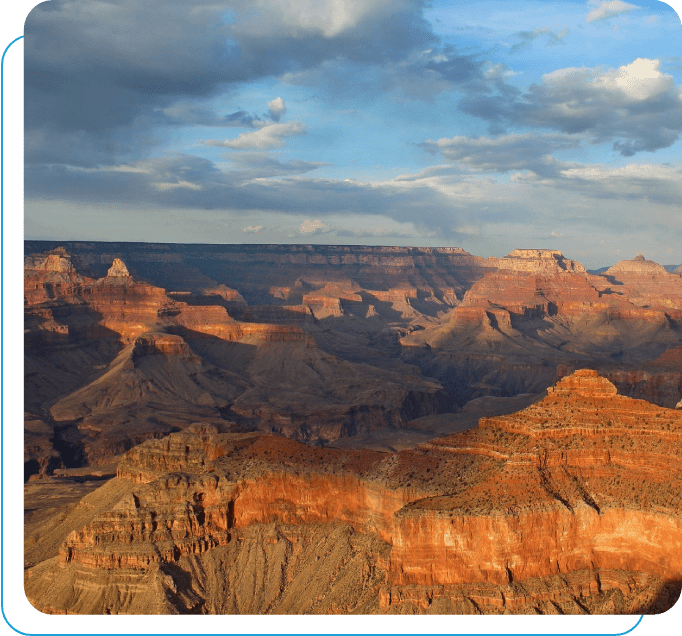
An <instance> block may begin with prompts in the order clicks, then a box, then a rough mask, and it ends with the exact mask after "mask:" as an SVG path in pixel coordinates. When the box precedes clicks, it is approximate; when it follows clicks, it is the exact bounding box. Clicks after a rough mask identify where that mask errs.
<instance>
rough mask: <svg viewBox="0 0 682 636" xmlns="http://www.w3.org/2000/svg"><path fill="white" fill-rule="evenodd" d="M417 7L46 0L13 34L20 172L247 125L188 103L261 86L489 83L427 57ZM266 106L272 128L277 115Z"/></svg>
mask: <svg viewBox="0 0 682 636" xmlns="http://www.w3.org/2000/svg"><path fill="white" fill-rule="evenodd" d="M424 3H425V0H402V1H401V0H397V1H396V0H375V1H373V2H371V3H368V2H365V1H364V0H346V2H344V3H343V5H342V6H341V5H338V3H336V2H332V0H328V1H327V2H325V1H324V0H320V1H317V2H315V1H313V0H298V1H297V2H288V1H285V0H251V1H247V0H222V1H219V2H217V3H216V2H211V1H210V0H203V1H202V0H189V1H188V0H106V1H105V0H87V1H86V0H71V1H69V0H51V1H50V2H45V3H43V4H41V5H38V6H37V7H36V8H35V9H34V10H33V11H32V12H31V13H30V15H29V17H28V18H27V21H26V27H25V89H26V93H25V98H26V100H25V103H26V106H25V127H26V141H27V153H26V162H27V163H32V162H37V163H40V162H43V161H46V160H49V162H50V163H65V164H67V165H79V166H93V167H94V166H97V165H100V164H102V163H113V162H114V161H115V160H116V159H118V160H123V161H130V160H135V159H139V158H141V157H143V156H144V155H145V152H147V151H148V149H149V148H150V147H151V146H153V145H155V144H156V143H157V142H158V140H154V139H150V138H149V134H148V132H147V131H148V130H151V129H155V130H160V129H161V128H163V127H164V126H172V125H192V124H194V125H201V126H215V127H233V126H241V127H249V128H253V127H255V126H256V125H257V124H258V123H259V122H261V121H262V116H259V115H255V114H249V113H246V112H244V111H236V112H233V113H227V114H223V113H217V112H215V111H214V110H212V109H211V108H207V107H205V106H203V105H202V104H201V100H203V99H204V98H206V97H209V96H215V95H218V94H225V95H229V93H230V91H231V90H233V88H235V87H241V86H243V84H244V83H247V82H250V81H256V80H258V79H262V78H265V77H281V76H282V75H286V76H287V77H288V78H289V81H292V82H297V83H302V84H306V83H311V84H313V85H315V86H317V87H318V88H319V87H323V86H324V85H325V84H326V85H327V87H328V88H329V91H330V92H334V91H335V92H343V91H344V89H348V90H349V91H353V90H355V91H358V90H359V91H362V92H363V93H364V94H365V95H367V97H368V98H369V97H370V96H371V95H372V94H374V95H377V96H378V95H381V94H382V92H383V91H385V90H391V89H392V88H396V89H398V90H400V91H402V93H403V94H404V95H405V96H407V97H408V98H410V99H413V98H417V99H429V96H430V95H433V94H435V93H438V92H441V91H443V90H445V89H448V88H452V87H453V86H460V87H461V86H463V85H465V84H476V83H478V84H481V85H485V84H486V83H487V82H488V81H492V80H490V79H489V78H486V77H485V76H484V64H483V62H481V61H479V60H477V59H475V57H473V56H471V55H462V54H459V53H457V51H455V50H454V49H453V48H451V47H440V45H439V39H438V37H437V36H435V35H434V34H433V32H432V29H431V26H430V24H429V23H428V22H427V21H426V20H425V19H424V18H423V16H422V9H423V5H424ZM439 47H440V48H439ZM498 88H499V87H498ZM275 102H276V100H275ZM275 102H273V103H275ZM270 110H271V111H272V112H269V113H268V114H266V115H264V116H265V117H269V118H270V119H272V120H273V121H278V117H280V116H281V114H282V113H283V112H284V110H283V109H282V108H280V107H279V104H277V105H276V107H275V108H274V110H273V109H270ZM273 113H274V116H273ZM28 194H29V195H30V193H28Z"/></svg>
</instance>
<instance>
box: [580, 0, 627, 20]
mask: <svg viewBox="0 0 682 636" xmlns="http://www.w3.org/2000/svg"><path fill="white" fill-rule="evenodd" d="M587 4H589V5H590V6H592V7H594V9H592V11H590V12H589V13H588V14H587V15H586V16H585V22H587V23H588V24H591V23H592V22H598V21H599V20H608V19H609V18H615V17H616V16H619V15H622V14H624V13H628V12H629V11H633V10H634V9H639V7H638V6H636V5H634V4H628V3H627V2H622V0H601V1H600V0H590V2H588V3H587Z"/></svg>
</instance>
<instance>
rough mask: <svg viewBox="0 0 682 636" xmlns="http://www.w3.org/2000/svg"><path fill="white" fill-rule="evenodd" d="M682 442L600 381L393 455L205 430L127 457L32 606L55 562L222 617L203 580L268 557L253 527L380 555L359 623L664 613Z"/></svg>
mask: <svg viewBox="0 0 682 636" xmlns="http://www.w3.org/2000/svg"><path fill="white" fill-rule="evenodd" d="M680 441H682V413H681V412H680V411H675V410H671V409H665V408H661V407H658V406H655V405H651V404H648V403H646V402H642V401H639V400H633V399H630V398H626V397H623V396H619V395H617V394H616V389H615V387H614V386H613V385H612V384H611V383H610V382H609V381H608V380H606V379H605V378H602V377H600V376H598V375H597V374H596V372H594V371H591V370H583V371H578V372H576V373H574V374H572V375H571V376H568V377H565V378H563V379H562V380H561V381H560V382H559V383H558V384H557V385H556V387H555V388H554V389H553V390H551V391H550V392H549V394H548V395H547V397H546V398H544V399H543V400H542V401H541V402H538V403H536V404H535V405H533V406H531V407H529V408H527V409H525V410H524V411H521V412H519V413H517V414H515V415H510V416H502V417H495V418H483V419H482V420H481V422H480V424H479V427H478V428H477V429H474V430H472V431H469V432H467V433H463V434H459V435H452V436H449V437H445V438H440V439H438V440H434V441H432V442H430V443H428V444H426V445H423V446H421V447H418V448H417V449H414V450H412V451H403V452H400V453H396V454H390V453H389V454H387V453H377V452H372V451H348V450H335V449H331V448H328V449H314V448H309V447H305V446H301V445H300V444H297V443H296V442H293V441H290V440H284V439H281V438H276V437H273V436H263V435H260V434H255V433H249V434H219V433H218V432H217V431H216V430H215V429H214V428H211V427H208V426H199V425H197V426H193V427H191V428H189V429H187V430H186V431H184V432H183V433H177V434H173V435H171V436H169V437H168V438H166V439H164V440H158V441H150V442H146V443H145V444H143V445H142V446H140V447H137V448H135V449H132V450H131V451H129V452H128V453H127V455H126V456H125V458H124V461H123V462H122V463H121V464H120V466H119V469H118V477H117V480H118V481H119V482H125V481H127V482H128V484H129V486H128V492H129V494H127V495H126V496H125V497H123V498H122V499H121V500H120V501H119V503H118V504H116V506H114V507H113V509H111V510H110V511H108V512H104V513H101V514H98V515H96V516H95V517H94V518H93V519H92V521H91V522H90V523H89V524H88V525H87V526H86V527H85V528H83V529H81V530H78V531H75V532H73V533H72V534H71V535H70V536H69V537H68V538H67V539H66V541H65V543H64V544H63V546H62V547H61V548H60V551H59V561H60V564H61V565H56V564H52V565H49V566H48V565H45V566H41V567H39V568H37V569H35V571H34V572H33V573H31V572H29V578H28V579H27V594H28V596H29V598H30V599H31V601H32V602H33V603H34V604H35V605H36V606H38V607H41V600H40V598H39V597H38V596H36V594H38V593H39V592H40V591H41V590H44V586H45V581H46V580H47V579H49V580H56V579H54V575H53V574H50V573H51V572H55V570H54V568H55V567H61V568H65V570H64V571H65V575H66V576H65V580H71V579H73V578H74V577H75V579H78V578H79V577H82V576H88V577H89V578H90V580H92V581H97V580H101V581H106V580H110V578H111V576H112V575H113V574H114V573H116V572H121V573H126V576H130V577H133V578H135V577H138V578H139V577H148V576H149V575H150V574H149V573H150V572H156V571H158V572H164V573H166V574H168V573H170V572H174V573H175V574H174V575H173V576H174V577H175V578H174V580H175V582H176V593H179V591H178V590H179V588H180V587H182V588H183V589H182V594H183V595H184V596H183V598H185V599H186V598H189V596H192V595H194V597H196V598H195V601H194V602H193V604H191V607H193V608H194V609H195V610H197V611H202V610H201V608H202V607H203V608H206V607H208V606H211V607H214V608H215V607H217V606H216V604H215V598H216V591H215V589H214V587H215V585H216V582H215V580H214V579H213V578H212V579H211V580H210V581H209V580H208V579H206V577H205V572H206V571H207V568H214V567H217V566H216V559H218V562H219V563H220V564H221V565H220V566H219V569H220V568H222V569H223V571H224V572H225V574H224V576H223V580H228V581H232V584H234V585H237V582H236V579H234V578H233V575H232V574H231V572H232V570H231V568H232V567H233V566H232V565H230V564H229V563H228V562H226V561H225V558H224V555H225V554H226V552H225V551H228V552H229V551H230V550H231V549H232V548H231V547H230V546H232V545H234V544H235V543H236V544H240V543H241V544H242V546H243V549H246V547H247V546H250V547H249V548H248V549H249V550H253V549H256V550H257V549H259V548H258V547H257V545H260V544H259V543H258V542H259V541H263V540H265V539H264V537H265V535H263V534H261V535H259V536H260V537H261V538H260V539H258V540H256V539H254V536H255V535H253V530H254V529H256V528H266V527H270V528H275V530H274V532H275V535H274V536H279V537H289V536H290V534H291V531H290V530H286V528H291V527H300V528H317V527H320V528H322V527H329V528H331V527H332V526H333V527H336V528H339V527H347V528H352V532H354V533H358V534H360V535H362V536H366V537H376V540H377V541H379V542H380V543H376V544H374V545H375V547H376V546H379V545H385V546H386V547H385V548H382V549H381V550H379V552H378V553H376V554H373V555H372V554H371V553H368V554H367V559H368V561H367V562H366V563H367V567H368V568H369V570H367V572H366V574H367V576H366V577H365V578H364V579H363V580H364V581H365V582H366V584H367V585H368V586H370V588H371V590H373V591H372V592H371V594H369V592H368V590H367V588H366V587H365V589H364V592H363V603H365V602H367V598H368V596H367V594H369V596H371V597H372V598H374V601H373V604H371V603H370V605H366V604H365V605H362V609H363V611H382V612H392V611H434V610H435V611H437V610H438V608H440V610H441V611H470V612H485V613H497V612H505V611H507V612H526V611H540V612H543V611H552V610H551V608H554V610H555V611H562V612H585V611H600V608H601V609H602V610H605V611H608V607H612V608H613V609H614V610H615V609H618V611H637V612H639V611H648V610H647V608H659V609H660V608H661V607H662V606H665V604H666V603H668V605H669V604H670V603H671V602H673V600H674V597H675V594H676V593H677V594H678V593H679V581H680V579H682V561H681V558H680V554H679V552H680V551H679V545H680V543H681V542H682V518H681V514H680V513H681V511H682V508H681V507H682V500H680V496H679V492H680V485H682V484H681V483H680V482H681V481H682V461H681V460H682V457H681V454H682V450H680V449H681V448H682V445H681V444H680ZM643 484H644V485H645V486H643ZM272 524H274V526H273V525H272ZM280 524H281V528H282V530H281V532H282V533H283V534H280V535H277V532H279V531H278V530H276V529H277V528H278V527H280ZM330 524H331V525H330ZM330 531H331V530H330ZM287 533H289V534H287ZM265 534H266V535H267V532H266V533H265ZM270 536H273V535H270ZM252 541H256V543H252ZM278 541H283V542H284V543H282V547H283V548H286V546H287V545H292V540H291V538H286V539H283V538H279V539H278V538H275V543H277V542H278ZM287 542H288V543H287ZM370 543H371V542H370ZM365 545H368V544H365ZM286 549H289V548H286ZM311 549H312V548H311ZM377 549H378V548H377ZM306 554H308V553H306ZM349 554H350V553H349ZM377 554H379V555H383V556H380V557H377ZM212 555H213V556H212ZM220 555H223V556H220ZM282 558H284V557H282ZM306 558H307V557H306ZM273 559H274V556H273ZM268 567H269V566H268ZM135 572H137V573H138V574H135ZM370 572H373V573H374V574H371V575H369V573H370ZM377 572H378V574H377ZM84 573H89V574H84ZM202 573H203V574H202ZM100 575H102V576H103V578H100V579H98V577H100ZM117 576H118V575H117ZM46 577H47V578H46ZM187 577H189V578H187ZM214 578H215V577H214ZM136 580H137V579H136ZM182 581H184V583H182ZM103 585H104V584H103ZM279 585H280V592H272V589H271V588H269V587H267V586H266V588H267V589H268V590H270V591H269V592H268V593H269V594H270V593H273V594H274V596H273V598H275V597H276V598H281V595H282V594H283V595H286V593H287V589H288V585H289V581H287V580H284V581H283V582H281V583H279ZM228 587H229V586H228ZM224 592H225V594H226V595H227V597H230V596H231V595H232V594H233V593H234V590H233V589H226V590H224ZM315 592H316V591H315V589H312V588H311V589H310V590H309V592H308V593H309V594H312V595H313V596H314V594H315ZM57 596H58V595H57ZM133 596H134V594H133ZM55 598H56V596H55V592H54V589H53V590H52V592H51V596H50V602H49V604H48V605H49V609H51V610H54V611H72V610H73V608H74V607H78V603H79V600H78V595H76V597H73V596H69V600H68V601H66V602H65V601H63V600H62V601H60V602H61V605H55V604H54V603H55ZM173 598H175V601H173ZM666 599H667V600H666ZM165 602H166V606H165V607H166V608H167V609H166V610H165V611H171V609H170V608H171V607H175V611H189V610H188V607H189V606H188V605H187V604H185V605H183V602H184V601H183V602H180V601H178V599H177V597H171V596H168V595H167V596H166V600H165ZM173 602H176V605H173ZM609 604H610V605H609ZM313 605H314V604H313ZM313 605H311V606H309V607H310V608H313ZM275 606H276V604H275V605H273V604H272V603H271V604H270V605H267V604H266V605H265V606H260V607H258V608H256V610H255V611H259V612H261V611H268V607H275ZM222 607H226V606H225V605H223V606H222ZM232 607H234V606H232ZM183 608H184V610H183ZM109 609H110V610H111V609H112V607H110V608H109ZM113 609H114V610H115V611H121V609H122V607H121V606H120V605H119V606H118V607H113ZM123 609H124V610H125V608H123ZM128 609H130V608H128ZM327 609H328V608H327ZM338 609H339V608H337V610H338ZM358 609H359V607H358V606H353V605H346V606H344V607H343V608H341V609H340V610H339V611H356V610H358ZM100 611H101V609H100ZM310 611H315V610H314V609H310Z"/></svg>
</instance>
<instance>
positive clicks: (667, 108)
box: [459, 59, 682, 156]
mask: <svg viewBox="0 0 682 636" xmlns="http://www.w3.org/2000/svg"><path fill="white" fill-rule="evenodd" d="M658 66H659V62H658V60H647V59H637V60H635V61H634V62H632V63H631V64H628V65H625V66H621V67H620V68H618V69H615V70H611V71H606V72H604V71H602V70H600V69H591V68H584V67H583V68H569V69H562V70H560V71H555V72H554V73H550V74H548V75H545V76H544V77H543V81H542V83H541V84H533V85H532V86H531V87H530V88H529V89H528V91H527V92H526V93H525V94H523V95H517V96H516V97H515V98H511V99H510V94H509V93H506V94H502V93H501V92H498V93H496V94H486V93H484V92H481V93H478V94H473V93H472V94H469V95H467V96H466V97H465V98H464V99H462V101H461V102H460V104H459V108H460V110H462V111H464V112H466V113H469V114H471V115H475V116H476V117H480V118H482V119H485V120H488V121H489V122H491V124H492V128H493V130H492V132H494V133H498V134H499V133H500V132H502V131H504V130H506V129H507V128H508V127H521V126H523V127H533V128H540V129H542V128H546V129H553V130H559V131H561V132H564V133H568V134H575V135H581V136H582V137H584V138H585V139H588V140H589V142H590V143H595V144H596V143H603V142H611V143H612V144H613V148H614V150H616V151H618V152H620V154H621V155H623V156H632V155H634V154H636V153H638V152H642V151H649V152H654V151H656V150H658V149H660V148H667V147H669V146H671V145H672V144H673V143H675V141H677V139H678V137H679V134H680V132H682V98H681V92H680V89H679V87H677V86H676V85H675V83H674V81H673V78H672V76H670V75H666V74H663V73H661V72H660V71H659V70H658Z"/></svg>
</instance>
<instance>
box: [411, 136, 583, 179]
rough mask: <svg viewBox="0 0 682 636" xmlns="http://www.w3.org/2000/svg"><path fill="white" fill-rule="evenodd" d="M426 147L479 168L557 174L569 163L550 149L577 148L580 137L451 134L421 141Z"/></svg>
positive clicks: (545, 174)
mask: <svg viewBox="0 0 682 636" xmlns="http://www.w3.org/2000/svg"><path fill="white" fill-rule="evenodd" d="M421 145H422V147H423V148H425V149H426V150H427V151H429V152H432V153H436V152H440V153H441V154H442V155H443V157H445V158H446V159H449V160H450V161H457V162H459V163H463V164H466V165H467V166H469V167H471V168H472V169H473V170H476V171H480V172H498V173H505V172H511V171H514V170H531V171H533V172H534V173H536V174H538V175H543V176H549V175H553V174H557V172H558V171H559V170H561V169H562V168H563V167H564V166H565V165H566V164H563V163H561V162H558V161H557V160H556V159H554V158H553V157H552V156H550V154H549V153H550V152H553V151H557V150H564V149H568V148H577V147H579V146H580V140H579V139H576V138H575V137H572V136H570V135H560V134H553V135H538V134H530V133H526V134H521V135H505V136H502V137H498V138H490V137H477V138H472V137H452V138H450V139H448V138H445V137H444V138H442V139H439V140H438V141H432V140H430V139H429V140H427V141H425V142H424V143H423V144H421Z"/></svg>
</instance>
